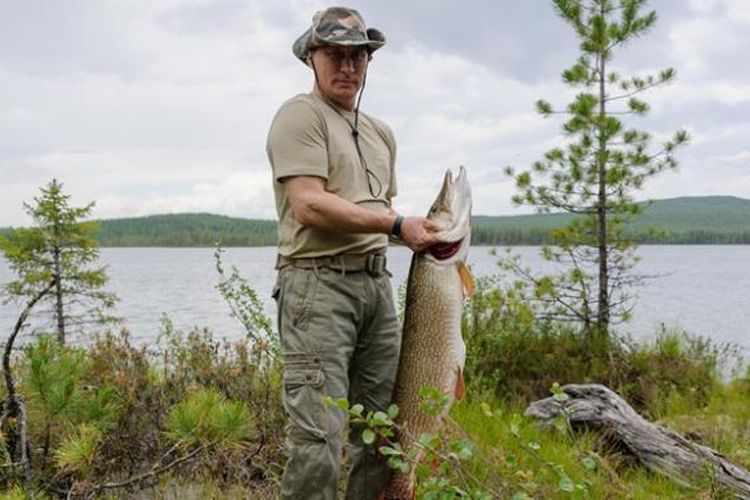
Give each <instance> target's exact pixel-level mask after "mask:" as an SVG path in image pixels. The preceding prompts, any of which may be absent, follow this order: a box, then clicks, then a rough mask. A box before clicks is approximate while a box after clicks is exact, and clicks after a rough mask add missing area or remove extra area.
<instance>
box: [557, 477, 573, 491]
mask: <svg viewBox="0 0 750 500" xmlns="http://www.w3.org/2000/svg"><path fill="white" fill-rule="evenodd" d="M557 487H558V488H560V491H564V492H566V493H572V492H573V491H575V489H576V485H575V483H573V480H572V479H570V478H569V477H568V476H567V475H562V476H561V477H560V481H559V482H558V483H557Z"/></svg>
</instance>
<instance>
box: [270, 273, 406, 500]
mask: <svg viewBox="0 0 750 500" xmlns="http://www.w3.org/2000/svg"><path fill="white" fill-rule="evenodd" d="M274 296H275V298H276V300H277V306H278V318H277V320H278V328H279V332H280V335H281V347H282V355H283V360H284V375H283V378H284V393H283V396H282V399H283V403H284V408H285V410H286V413H287V417H288V424H287V438H286V448H287V455H288V460H287V463H286V467H285V469H284V474H283V476H282V480H281V496H282V498H285V499H305V500H308V499H335V498H336V492H337V482H338V477H339V471H340V457H341V438H342V432H343V429H344V428H345V424H346V421H347V417H346V414H345V413H344V412H343V411H341V410H339V409H338V408H335V407H334V406H332V405H329V404H326V403H325V402H324V401H323V398H324V397H325V396H330V397H331V398H333V399H339V398H347V399H348V400H349V402H350V403H351V404H355V403H361V404H362V405H364V407H365V411H371V410H384V409H385V408H387V406H388V405H389V404H390V402H391V398H392V393H393V386H394V383H395V378H396V370H397V368H398V357H399V348H400V343H401V335H400V332H399V328H398V319H397V317H396V311H395V305H394V301H393V291H392V289H391V284H390V279H389V274H388V273H387V271H383V272H380V273H370V272H368V271H355V272H352V271H347V272H342V271H339V270H334V269H329V268H326V267H318V268H312V269H303V268H299V267H296V266H294V265H288V266H286V267H283V268H281V269H280V270H279V274H278V281H277V285H276V289H275V290H274ZM361 430H362V429H360V428H352V429H351V430H350V436H349V448H348V449H347V454H348V455H349V457H350V461H351V469H350V471H349V481H348V486H347V492H346V498H347V499H351V500H354V499H357V500H359V499H375V498H376V495H377V494H378V492H379V491H380V490H381V489H382V488H383V486H384V485H385V483H386V482H387V480H388V478H389V477H390V471H389V469H388V466H387V464H386V463H385V461H384V460H382V458H380V457H378V454H377V451H376V449H375V447H374V446H366V445H364V444H363V443H362V440H361Z"/></svg>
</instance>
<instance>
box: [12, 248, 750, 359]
mask: <svg viewBox="0 0 750 500" xmlns="http://www.w3.org/2000/svg"><path fill="white" fill-rule="evenodd" d="M492 248H494V247H472V248H471V253H470V259H469V263H470V265H471V266H472V269H473V271H474V274H475V275H476V276H482V275H487V274H498V273H499V272H500V270H499V268H498V267H497V264H496V262H497V257H495V256H492V255H490V250H492ZM502 251H503V249H498V253H502ZM513 251H514V252H516V253H518V254H520V255H521V256H522V258H523V261H524V262H526V263H527V264H528V265H529V266H530V267H531V268H532V269H537V270H539V269H544V268H545V263H544V262H543V261H542V259H541V257H539V255H538V254H539V248H538V247H514V248H513ZM275 255H276V249H275V247H261V248H229V249H227V250H226V252H225V254H224V263H225V267H226V268H228V267H229V266H230V265H236V266H237V268H238V269H239V271H240V274H241V275H242V276H243V277H245V278H246V279H247V280H248V281H249V282H250V283H251V284H252V285H253V286H254V287H255V289H256V290H257V291H258V293H259V295H260V297H261V298H262V299H263V301H264V304H265V309H266V312H267V313H268V314H269V316H271V317H272V318H275V305H274V302H273V300H272V299H271V297H270V292H271V288H272V287H273V284H274V280H275V272H274V271H273V264H274V262H275ZM638 255H639V256H640V257H641V259H642V260H641V262H639V263H638V265H637V266H636V272H637V273H638V274H643V275H659V277H658V278H655V279H651V280H649V281H647V282H646V284H645V285H644V286H643V287H641V288H639V289H638V290H637V294H638V299H637V303H636V307H635V310H634V313H633V319H632V321H631V322H630V323H628V324H627V325H624V326H622V327H620V329H621V330H623V331H627V332H629V333H630V334H632V336H633V337H634V338H637V339H646V338H650V337H652V336H653V335H654V334H655V333H656V332H657V331H658V330H659V328H660V325H661V324H662V323H663V324H664V325H666V326H667V327H668V328H680V329H684V330H686V331H688V332H690V333H695V334H700V335H707V336H710V337H712V338H714V339H716V340H719V341H723V342H732V343H736V344H738V345H740V346H742V347H743V348H745V349H747V348H750V335H749V334H750V326H749V325H750V307H748V298H749V297H750V293H749V292H750V246H746V245H726V246H724V245H706V246H697V245H685V246H642V247H640V248H639V250H638ZM410 256H411V254H410V252H409V251H408V249H406V248H403V247H396V248H391V249H390V250H389V269H390V270H391V272H392V273H393V284H394V287H397V286H398V285H399V284H401V283H403V282H404V281H405V279H406V276H407V273H408V269H409V262H410ZM100 262H101V264H103V265H106V266H107V267H108V273H109V276H110V285H109V289H110V290H111V291H113V292H115V293H117V295H118V296H119V297H120V299H121V300H120V302H119V304H118V306H117V314H118V315H119V316H121V317H123V318H124V319H125V326H127V328H129V329H130V331H131V333H132V336H133V338H134V339H136V340H137V341H139V342H149V341H152V340H153V339H155V337H156V335H157V334H158V333H159V329H160V318H161V317H162V315H163V314H166V315H168V316H169V317H170V318H171V319H172V321H173V322H174V324H175V326H176V327H178V328H182V329H186V328H191V327H194V326H197V327H209V328H210V329H211V330H213V331H214V332H216V334H217V335H219V336H225V337H227V338H230V339H234V338H239V337H240V336H242V334H243V330H242V327H241V326H240V325H239V323H237V322H236V321H235V320H234V319H232V318H230V317H229V308H228V306H227V305H226V304H225V303H224V300H223V298H222V297H221V296H220V295H219V293H218V291H217V290H216V288H215V286H216V283H217V274H216V270H215V267H214V259H213V249H212V248H103V249H101V253H100ZM12 277H13V276H12V275H11V273H10V270H9V269H8V267H7V263H5V262H4V261H0V283H2V284H4V283H6V282H8V281H9V280H11V279H12ZM20 310H21V306H20V305H18V304H7V305H0V327H2V329H3V332H7V333H3V334H2V336H3V337H6V336H7V335H8V334H9V333H10V331H11V329H12V328H13V324H14V323H15V321H16V318H17V315H18V313H19V312H20ZM32 326H33V324H32Z"/></svg>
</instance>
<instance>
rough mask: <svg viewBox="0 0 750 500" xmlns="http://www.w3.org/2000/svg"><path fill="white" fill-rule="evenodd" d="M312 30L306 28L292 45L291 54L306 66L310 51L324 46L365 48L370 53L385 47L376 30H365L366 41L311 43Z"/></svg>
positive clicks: (380, 34) (381, 33)
mask: <svg viewBox="0 0 750 500" xmlns="http://www.w3.org/2000/svg"><path fill="white" fill-rule="evenodd" d="M312 38H313V37H312V28H308V29H307V31H305V32H304V33H302V35H300V37H299V38H297V40H295V41H294V44H292V52H294V55H295V56H296V57H297V59H299V60H300V61H302V62H303V63H304V64H305V65H307V58H308V57H309V56H310V51H311V50H313V49H317V48H318V47H324V46H338V47H363V46H364V47H367V48H368V49H369V51H370V53H372V52H375V51H376V50H378V49H379V48H380V47H382V46H383V45H385V36H384V35H383V32H382V31H380V30H378V29H376V28H367V40H338V41H313V39H312Z"/></svg>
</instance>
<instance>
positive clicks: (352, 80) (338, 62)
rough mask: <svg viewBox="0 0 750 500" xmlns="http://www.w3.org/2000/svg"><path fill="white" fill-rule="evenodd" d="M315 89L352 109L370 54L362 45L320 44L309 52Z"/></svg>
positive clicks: (342, 105) (340, 104) (344, 106)
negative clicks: (323, 45)
mask: <svg viewBox="0 0 750 500" xmlns="http://www.w3.org/2000/svg"><path fill="white" fill-rule="evenodd" d="M312 59H313V64H314V65H315V71H316V72H317V74H318V88H319V89H320V91H321V92H322V93H323V95H324V96H326V97H327V98H328V99H330V100H332V101H333V102H335V103H336V104H338V105H339V106H341V107H343V108H345V109H349V110H351V109H354V101H355V97H356V95H357V92H359V89H360V88H362V81H363V79H364V76H365V71H366V70H367V63H368V61H369V59H370V56H369V54H368V52H367V49H365V48H364V47H333V46H331V47H320V48H317V49H315V50H314V51H313V53H312Z"/></svg>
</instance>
